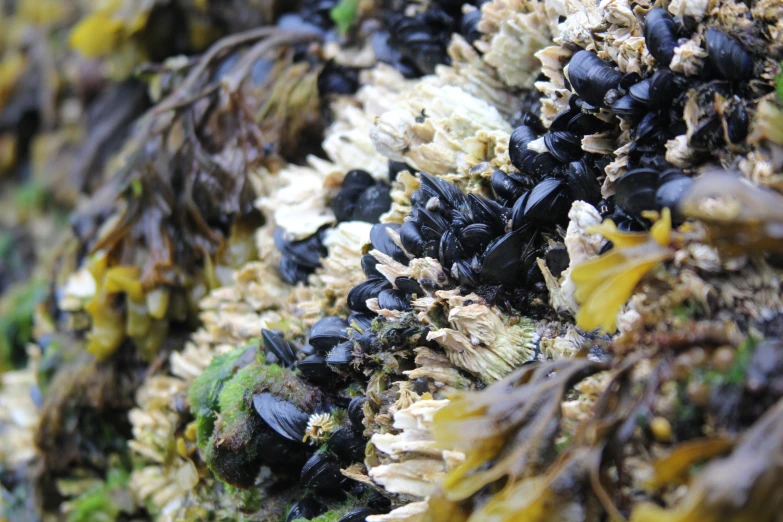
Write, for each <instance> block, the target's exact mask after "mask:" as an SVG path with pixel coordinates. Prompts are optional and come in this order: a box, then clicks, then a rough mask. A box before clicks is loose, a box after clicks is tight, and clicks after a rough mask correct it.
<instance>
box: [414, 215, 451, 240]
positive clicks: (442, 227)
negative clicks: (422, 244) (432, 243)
mask: <svg viewBox="0 0 783 522" xmlns="http://www.w3.org/2000/svg"><path fill="white" fill-rule="evenodd" d="M413 216H414V217H415V218H416V219H417V220H418V221H419V222H420V223H421V233H422V236H424V238H425V239H430V240H432V239H439V238H440V236H442V235H443V234H445V233H446V230H448V229H449V222H448V221H447V220H446V218H445V217H443V216H442V215H440V214H439V213H438V212H437V211H430V210H428V209H426V208H421V207H420V208H415V209H414V210H413Z"/></svg>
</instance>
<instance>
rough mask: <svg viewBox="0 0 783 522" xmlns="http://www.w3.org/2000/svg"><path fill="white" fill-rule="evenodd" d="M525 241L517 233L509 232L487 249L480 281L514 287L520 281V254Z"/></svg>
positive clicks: (521, 275)
mask: <svg viewBox="0 0 783 522" xmlns="http://www.w3.org/2000/svg"><path fill="white" fill-rule="evenodd" d="M525 245H526V241H525V239H524V237H523V236H522V234H520V233H519V232H509V233H508V234H506V235H504V236H501V237H499V238H498V239H496V240H495V241H493V242H492V243H490V245H489V246H488V247H487V250H486V252H485V253H484V261H483V262H482V264H481V273H480V274H479V275H480V276H481V279H482V280H483V281H485V282H487V283H490V284H497V285H512V286H515V285H516V284H517V283H519V282H520V281H521V280H522V277H523V275H524V274H522V273H521V268H522V264H521V263H520V254H521V253H522V252H523V251H524V249H525Z"/></svg>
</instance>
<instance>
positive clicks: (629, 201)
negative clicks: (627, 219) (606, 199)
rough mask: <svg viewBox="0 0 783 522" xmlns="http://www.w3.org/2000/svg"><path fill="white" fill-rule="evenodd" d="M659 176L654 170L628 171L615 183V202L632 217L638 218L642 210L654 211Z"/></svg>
mask: <svg viewBox="0 0 783 522" xmlns="http://www.w3.org/2000/svg"><path fill="white" fill-rule="evenodd" d="M659 176H660V173H659V172H658V171H657V170H655V169H645V168H640V169H633V170H629V171H628V172H626V173H625V174H624V175H623V176H621V177H620V178H619V179H618V180H617V182H616V183H615V202H616V203H617V205H618V206H620V207H621V208H622V209H623V210H624V211H625V212H627V213H628V214H631V215H633V216H639V215H640V214H641V213H642V211H644V210H654V209H655V191H656V190H657V189H658V180H659Z"/></svg>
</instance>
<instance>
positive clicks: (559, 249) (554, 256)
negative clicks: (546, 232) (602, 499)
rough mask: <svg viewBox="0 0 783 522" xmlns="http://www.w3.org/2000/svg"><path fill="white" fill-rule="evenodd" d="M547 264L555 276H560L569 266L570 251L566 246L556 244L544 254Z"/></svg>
mask: <svg viewBox="0 0 783 522" xmlns="http://www.w3.org/2000/svg"><path fill="white" fill-rule="evenodd" d="M544 260H545V261H546V266H547V268H548V269H549V271H550V272H551V273H552V275H553V276H555V277H560V274H562V273H563V270H565V269H566V268H568V251H567V250H566V248H565V247H564V246H556V247H554V248H551V249H549V251H547V253H546V254H545V255H544Z"/></svg>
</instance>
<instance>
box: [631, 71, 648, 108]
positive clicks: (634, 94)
mask: <svg viewBox="0 0 783 522" xmlns="http://www.w3.org/2000/svg"><path fill="white" fill-rule="evenodd" d="M651 84H652V78H648V79H646V80H642V81H640V82H639V83H635V84H633V85H631V88H630V89H628V94H629V95H630V96H631V98H633V99H634V101H636V102H637V103H641V104H643V105H649V104H650V85H651Z"/></svg>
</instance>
